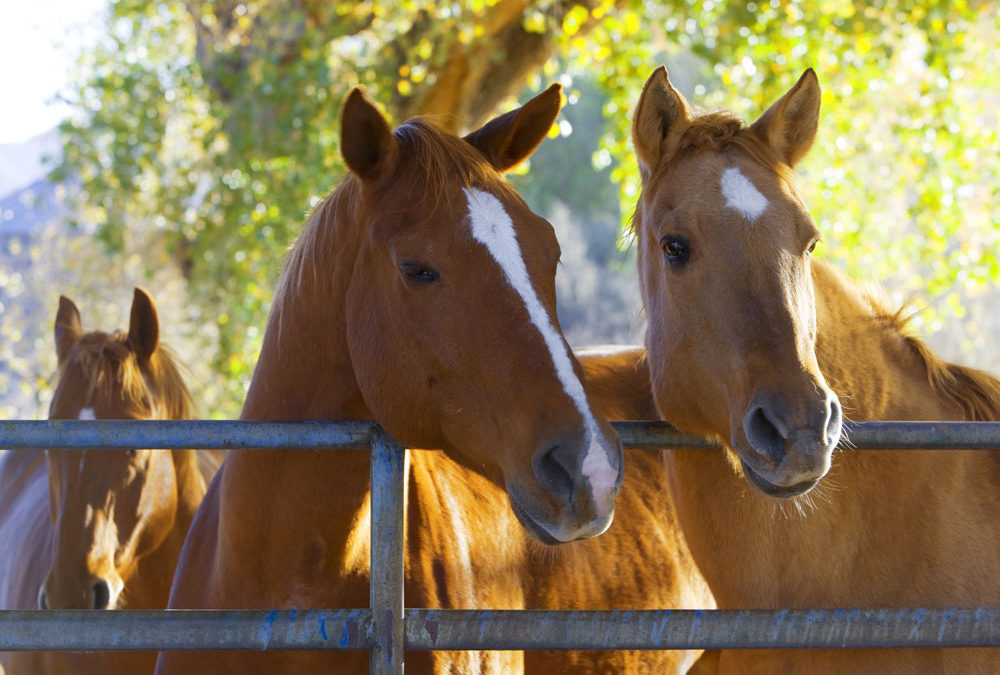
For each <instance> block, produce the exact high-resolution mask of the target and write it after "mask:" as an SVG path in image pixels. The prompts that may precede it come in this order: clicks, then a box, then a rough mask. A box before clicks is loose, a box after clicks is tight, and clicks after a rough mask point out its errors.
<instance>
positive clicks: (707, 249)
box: [632, 67, 842, 497]
mask: <svg viewBox="0 0 1000 675" xmlns="http://www.w3.org/2000/svg"><path fill="white" fill-rule="evenodd" d="M819 106H820V89H819V84H818V82H817V79H816V75H815V74H814V73H813V71H812V70H809V71H807V72H806V73H805V74H804V75H802V77H801V78H800V79H799V81H798V83H797V84H796V85H795V86H794V87H792V89H791V90H790V91H788V93H786V94H785V95H784V96H783V97H782V98H781V99H780V100H778V101H777V102H776V103H775V104H774V105H772V106H771V107H770V108H769V109H768V110H767V111H766V112H765V113H764V114H763V115H761V116H760V118H759V119H757V120H756V121H755V122H754V123H753V124H751V125H749V126H744V125H743V124H742V123H741V121H740V120H739V119H737V118H736V117H735V116H733V115H731V114H728V113H711V114H702V115H694V114H692V112H691V109H690V106H689V105H688V103H687V101H686V100H685V99H684V97H683V96H682V95H681V94H680V93H679V92H678V91H677V90H676V89H675V88H674V87H673V85H672V84H671V83H670V80H669V78H668V77H667V71H666V69H665V68H662V67H661V68H659V69H658V70H656V71H655V72H654V73H653V74H652V76H651V77H650V78H649V80H648V81H647V82H646V85H645V87H644V89H643V92H642V95H641V97H640V99H639V103H638V105H637V108H636V111H635V116H634V119H633V127H632V137H633V142H634V144H635V149H636V153H637V155H638V159H639V166H640V173H641V179H642V196H641V197H640V200H639V203H638V205H637V207H636V212H635V217H634V227H635V231H636V235H637V239H638V242H639V243H638V257H639V274H640V285H641V288H642V295H643V301H644V304H645V307H646V314H647V316H648V319H649V327H648V331H647V338H646V343H647V348H648V352H649V364H650V369H651V377H652V381H653V388H654V392H655V397H656V401H657V406H658V408H659V409H660V412H661V414H662V415H663V416H664V418H665V419H666V420H667V421H669V422H671V423H673V424H674V425H675V426H678V427H680V428H682V429H685V430H688V431H692V432H696V433H703V434H708V435H713V436H721V437H722V438H725V439H728V441H729V444H730V446H731V448H732V449H733V450H734V451H735V453H736V456H737V457H738V458H739V463H740V466H741V467H742V471H743V473H744V475H745V476H746V477H747V479H748V480H749V481H750V483H751V484H753V485H754V486H755V487H756V488H757V489H759V490H760V491H762V492H764V493H765V494H768V495H772V496H780V497H790V496H794V495H797V494H801V493H803V492H805V491H807V490H809V489H810V488H812V487H813V486H814V485H815V484H816V483H817V482H818V481H819V480H820V478H822V477H823V476H824V475H825V473H826V472H827V471H828V470H829V468H830V462H831V455H832V452H833V449H834V447H835V446H836V444H837V442H838V440H839V438H840V431H841V420H842V413H841V408H840V403H839V401H838V399H837V397H836V396H835V395H834V394H833V392H831V390H830V388H829V387H828V386H827V384H826V381H825V380H824V378H823V374H822V373H821V372H820V369H819V366H818V363H817V358H816V302H815V297H814V291H813V282H812V277H811V273H810V254H811V253H812V251H813V247H814V246H815V245H816V242H817V240H818V238H819V232H818V230H817V228H816V225H815V224H814V223H813V220H812V218H811V216H810V215H809V212H808V210H807V209H806V206H805V204H804V203H803V200H802V198H801V197H800V195H799V192H798V190H797V188H796V183H795V179H794V176H793V174H792V167H793V166H794V165H795V163H796V162H798V160H799V159H801V158H802V157H803V156H804V155H805V154H806V152H807V151H808V149H809V147H810V146H811V145H812V142H813V139H814V138H815V135H816V129H817V124H818V118H819Z"/></svg>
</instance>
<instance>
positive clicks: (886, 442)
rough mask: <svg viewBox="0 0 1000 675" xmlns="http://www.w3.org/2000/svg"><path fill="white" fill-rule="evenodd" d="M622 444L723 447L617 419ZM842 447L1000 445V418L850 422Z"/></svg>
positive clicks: (657, 426)
mask: <svg viewBox="0 0 1000 675" xmlns="http://www.w3.org/2000/svg"><path fill="white" fill-rule="evenodd" d="M612 426H614V427H615V429H616V430H617V431H618V435H619V437H620V438H621V441H622V445H624V446H626V447H629V448H641V449H645V450H655V449H658V448H671V449H677V450H688V449H691V450H695V449H708V448H721V447H722V445H721V444H720V443H719V442H715V441H711V440H709V439H705V438H701V437H700V436H692V435H690V434H682V433H680V432H679V431H676V430H675V429H674V428H673V427H671V426H670V425H668V424H666V423H665V422H613V423H612ZM840 447H841V448H842V449H851V450H993V449H1000V422H846V423H844V432H843V434H842V437H841V441H840Z"/></svg>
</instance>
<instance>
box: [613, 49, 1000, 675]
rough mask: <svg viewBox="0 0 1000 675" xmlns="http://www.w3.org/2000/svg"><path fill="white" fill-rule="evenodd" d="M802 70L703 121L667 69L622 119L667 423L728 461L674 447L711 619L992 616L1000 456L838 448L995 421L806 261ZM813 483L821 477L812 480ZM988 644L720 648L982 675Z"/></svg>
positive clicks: (729, 664) (868, 306) (751, 656)
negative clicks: (761, 614)
mask: <svg viewBox="0 0 1000 675" xmlns="http://www.w3.org/2000/svg"><path fill="white" fill-rule="evenodd" d="M819 109H820V88H819V84H818V82H817V78H816V75H815V74H814V73H813V71H811V70H809V71H807V72H806V73H805V74H804V75H803V76H802V77H801V79H800V80H799V81H798V83H797V84H796V85H795V86H794V87H792V89H791V90H790V91H789V92H788V93H787V94H785V95H784V96H783V97H782V98H781V99H780V100H778V101H777V102H776V103H775V104H774V105H772V106H771V107H770V108H769V109H768V110H767V111H766V112H765V113H764V114H763V115H761V117H760V118H759V119H757V120H756V121H755V122H754V123H753V124H751V125H749V126H744V125H743V124H742V123H741V122H740V121H739V120H738V119H737V118H736V117H735V116H733V115H731V114H728V113H712V114H701V115H696V114H693V113H692V112H691V109H690V107H689V105H688V103H687V101H686V100H685V99H684V97H683V96H682V95H681V94H680V93H679V92H678V91H677V90H676V89H675V88H674V87H673V86H672V85H671V83H670V81H669V79H668V77H667V72H666V70H665V69H664V68H660V69H658V70H656V71H655V72H654V73H653V74H652V76H651V77H650V78H649V80H648V81H647V83H646V86H645V88H644V90H643V93H642V96H641V98H640V99H639V102H638V105H637V107H636V111H635V116H634V119H633V141H634V144H635V149H636V153H637V154H638V158H639V162H640V167H641V174H642V176H641V177H642V184H643V189H642V195H641V197H640V200H639V203H638V206H637V208H636V212H635V217H634V228H635V232H636V234H637V238H638V253H639V274H640V282H641V286H642V294H643V299H644V304H645V307H646V312H647V315H648V319H649V327H648V333H647V339H646V343H647V347H648V351H649V361H650V370H651V378H652V383H653V391H654V395H655V397H656V403H657V407H658V408H659V410H660V412H661V414H662V415H663V417H664V419H666V420H667V421H668V422H670V423H671V424H673V425H674V426H676V427H678V428H679V429H682V430H685V431H689V432H693V433H699V434H707V435H711V436H715V437H719V438H721V439H723V440H725V441H727V442H728V444H729V449H728V450H727V451H725V452H718V453H716V452H693V451H683V452H681V451H676V452H670V453H668V455H667V456H668V460H667V461H668V473H669V475H670V479H671V489H672V493H673V495H674V499H675V503H676V507H677V509H678V514H679V517H680V521H681V524H682V526H683V529H684V532H685V535H686V537H687V540H688V542H689V544H690V546H691V550H692V552H693V553H694V555H695V559H696V561H697V562H698V565H699V567H700V569H701V570H702V572H703V573H704V575H705V578H706V579H707V580H708V582H709V585H710V587H711V588H712V591H713V593H714V594H715V597H716V600H717V601H718V603H719V606H720V607H722V608H731V609H737V608H775V609H776V608H784V607H790V608H808V607H821V608H833V607H927V606H938V607H941V606H945V607H948V606H964V605H969V606H973V605H987V606H989V605H1000V528H998V527H997V526H996V524H997V523H998V522H1000V453H997V452H982V451H893V452H852V451H850V450H848V451H842V452H839V453H836V454H835V453H834V448H835V446H836V444H837V441H838V438H839V436H840V433H841V407H840V402H842V403H843V406H844V410H845V411H846V412H847V413H848V414H849V415H850V416H851V417H852V418H853V419H855V420H859V421H860V420H996V419H998V413H1000V382H998V381H997V380H996V379H994V378H992V377H990V376H989V375H987V374H985V373H982V372H979V371H975V370H972V369H969V368H965V367H962V366H959V365H955V364H951V363H945V362H943V361H941V360H940V359H939V358H937V357H936V356H935V355H934V354H932V353H931V351H930V350H929V349H928V348H927V347H926V346H925V345H924V344H923V343H921V342H920V341H919V340H917V339H915V338H914V337H911V336H909V335H908V334H907V332H906V330H905V325H904V322H903V321H901V320H900V318H899V316H900V315H899V313H898V312H896V311H892V310H889V309H887V308H886V306H885V304H884V303H883V302H881V301H880V300H878V299H876V298H875V297H873V296H872V295H871V294H869V293H866V292H864V291H862V290H859V289H858V288H856V287H855V286H854V285H852V284H851V283H849V282H847V281H845V280H844V279H843V278H842V277H841V276H840V275H839V274H837V273H836V272H835V271H834V270H833V269H831V268H830V267H829V266H828V265H825V264H823V263H821V262H819V261H816V260H813V259H812V257H811V253H812V251H813V247H814V246H815V245H816V242H817V240H818V239H819V235H820V233H819V231H818V230H817V228H816V226H815V224H814V223H813V220H812V218H811V217H810V215H809V212H808V210H807V209H806V206H805V204H804V202H803V200H802V197H801V195H800V193H799V190H798V188H797V186H796V181H795V177H794V175H793V172H792V166H793V165H794V164H795V163H796V162H797V161H798V160H799V159H801V158H802V157H803V156H804V155H805V154H806V152H807V151H808V149H809V147H810V146H811V144H812V142H813V139H814V138H815V135H816V131H817V124H818V117H819ZM824 476H825V477H824ZM998 664H1000V650H996V649H978V650H977V649H910V650H856V651H767V650H764V651H756V652H724V653H723V654H722V658H721V669H722V672H724V673H739V674H740V675H744V674H747V673H811V674H816V675H818V674H824V673H828V674H838V675H839V674H843V673H852V674H856V675H857V674H861V673H871V674H876V673H877V674H878V675H886V674H893V673H895V674H898V675H903V674H906V675H912V674H914V673H927V674H929V673H935V674H938V673H956V674H957V673H962V674H963V675H967V674H969V673H980V674H984V675H985V674H986V673H995V672H997V669H998Z"/></svg>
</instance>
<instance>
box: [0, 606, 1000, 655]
mask: <svg viewBox="0 0 1000 675" xmlns="http://www.w3.org/2000/svg"><path fill="white" fill-rule="evenodd" d="M404 617H405V627H406V648H407V649H412V650H456V649H494V650H508V649H653V650H655V649H799V648H813V649H815V648H825V649H843V648H885V647H894V648H911V647H912V648H920V647H936V648H937V647H1000V607H952V608H944V609H932V608H918V609H808V610H807V609H802V610H745V611H740V610H636V611H620V610H619V611H543V610H440V609H408V610H405V611H404ZM372 641H373V637H372V621H371V612H370V610H368V609H355V610H311V611H306V610H300V611H297V612H296V611H291V610H284V611H260V610H231V611H218V610H168V611H152V610H148V611H147V610H121V611H86V610H12V611H3V612H0V651H7V650H11V651H16V650H34V649H46V650H72V651H76V650H83V649H86V650H173V649H184V650H215V649H233V650H263V649H268V650H286V649H287V650H293V649H294V650H298V649H334V650H345V649H370V648H371V645H372Z"/></svg>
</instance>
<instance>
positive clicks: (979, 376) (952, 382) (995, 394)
mask: <svg viewBox="0 0 1000 675" xmlns="http://www.w3.org/2000/svg"><path fill="white" fill-rule="evenodd" d="M876 302H877V301H875V300H874V299H873V302H872V306H873V309H876V310H877V309H878V304H876ZM882 309H883V311H881V312H878V311H876V313H875V320H876V321H877V323H878V325H880V326H881V327H882V329H883V330H885V331H887V332H889V333H891V334H893V335H895V336H896V337H898V339H899V340H900V341H901V342H902V343H903V345H904V348H905V349H908V350H909V351H910V352H911V353H912V354H913V355H914V356H916V358H917V359H918V360H919V361H920V363H922V364H923V365H924V368H925V370H926V372H927V384H928V385H930V387H931V390H932V391H933V392H934V394H935V395H936V396H937V397H938V398H940V399H941V400H943V401H947V402H949V403H952V404H954V405H956V406H958V407H959V408H960V409H961V410H962V415H963V417H964V419H965V420H966V421H970V422H989V421H995V420H1000V380H998V379H997V378H995V377H993V376H992V375H990V374H989V373H986V372H983V371H982V370H977V369H975V368H969V367H968V366H963V365H960V364H957V363H950V362H948V361H945V360H944V359H942V358H940V357H939V356H937V355H936V354H935V353H934V352H933V351H932V350H931V348H930V347H928V346H927V344H926V343H925V342H924V341H923V340H921V339H919V338H917V337H915V336H914V335H912V334H910V332H909V323H910V319H911V317H912V316H913V313H912V312H909V311H908V309H907V308H906V307H905V306H904V307H901V308H900V309H898V310H896V311H894V312H892V311H888V310H886V309H885V308H882Z"/></svg>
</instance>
